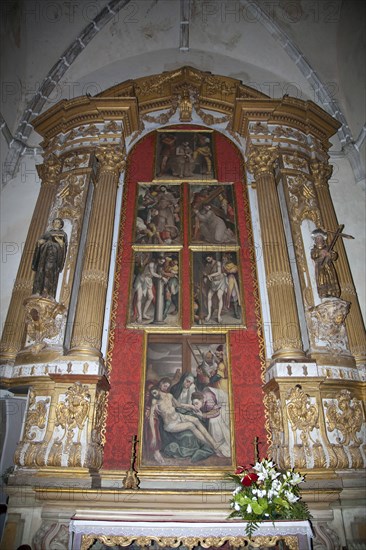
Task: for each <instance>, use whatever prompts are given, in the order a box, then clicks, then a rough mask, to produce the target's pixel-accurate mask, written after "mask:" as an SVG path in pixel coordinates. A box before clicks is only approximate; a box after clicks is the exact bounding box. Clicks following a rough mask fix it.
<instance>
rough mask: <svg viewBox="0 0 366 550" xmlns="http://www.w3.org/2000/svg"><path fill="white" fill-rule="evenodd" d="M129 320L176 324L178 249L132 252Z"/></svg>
mask: <svg viewBox="0 0 366 550" xmlns="http://www.w3.org/2000/svg"><path fill="white" fill-rule="evenodd" d="M133 261H134V264H133V266H134V274H133V283H132V289H131V296H130V323H131V324H133V325H142V326H149V327H150V326H156V327H162V326H166V327H168V326H173V327H176V326H179V312H180V298H179V277H180V275H179V252H153V251H149V252H141V251H138V252H135V253H134V260H133Z"/></svg>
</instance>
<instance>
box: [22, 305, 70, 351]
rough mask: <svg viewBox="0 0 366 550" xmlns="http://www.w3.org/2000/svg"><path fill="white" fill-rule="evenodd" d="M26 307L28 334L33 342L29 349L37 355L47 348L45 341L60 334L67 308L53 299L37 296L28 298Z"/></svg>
mask: <svg viewBox="0 0 366 550" xmlns="http://www.w3.org/2000/svg"><path fill="white" fill-rule="evenodd" d="M24 307H25V312H26V313H25V323H26V326H27V334H28V337H29V338H31V339H32V340H33V342H32V343H31V344H30V346H28V348H27V349H28V350H29V351H31V352H32V353H34V354H37V353H39V352H40V351H41V350H42V349H44V348H45V347H46V346H47V342H46V341H45V340H47V339H48V340H51V339H52V338H54V337H55V336H57V335H58V334H59V332H60V330H61V325H62V320H63V315H64V313H65V311H66V307H65V306H64V305H63V304H59V303H58V302H56V301H55V300H54V299H52V298H43V297H35V296H31V297H30V298H27V300H25V302H24Z"/></svg>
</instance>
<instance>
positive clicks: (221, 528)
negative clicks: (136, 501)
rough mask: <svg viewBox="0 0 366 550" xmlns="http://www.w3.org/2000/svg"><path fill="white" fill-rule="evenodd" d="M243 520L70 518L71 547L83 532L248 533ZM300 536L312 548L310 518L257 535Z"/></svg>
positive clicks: (268, 525)
mask: <svg viewBox="0 0 366 550" xmlns="http://www.w3.org/2000/svg"><path fill="white" fill-rule="evenodd" d="M245 526H246V523H245V522H243V521H236V520H232V521H225V522H203V521H197V522H191V521H179V522H178V521H164V520H163V519H161V520H159V521H98V520H87V519H80V520H79V519H72V520H71V521H70V544H69V550H79V549H80V544H81V538H82V536H83V535H96V537H97V536H98V535H106V536H120V537H130V536H136V537H137V536H139V537H141V536H144V537H149V536H151V537H177V538H180V537H225V536H233V537H240V536H245ZM286 535H288V536H291V535H293V536H299V537H300V538H301V539H302V540H303V543H302V544H300V548H309V549H310V548H311V544H310V540H311V538H312V536H313V535H312V530H311V527H310V523H309V522H308V521H277V522H274V523H272V522H270V521H268V522H263V523H261V524H260V526H259V527H258V529H257V530H256V531H255V533H254V534H253V536H254V537H257V536H286Z"/></svg>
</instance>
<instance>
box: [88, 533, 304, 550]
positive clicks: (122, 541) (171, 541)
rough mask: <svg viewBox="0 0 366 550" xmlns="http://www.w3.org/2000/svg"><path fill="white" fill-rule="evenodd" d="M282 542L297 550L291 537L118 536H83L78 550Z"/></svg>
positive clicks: (259, 544)
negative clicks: (93, 546)
mask: <svg viewBox="0 0 366 550" xmlns="http://www.w3.org/2000/svg"><path fill="white" fill-rule="evenodd" d="M280 540H282V541H284V543H285V545H286V548H288V549H289V550H298V548H299V543H298V538H297V537H296V536H292V535H285V536H271V535H268V536H262V535H259V536H254V537H252V538H249V537H245V536H243V537H235V536H230V535H228V536H222V537H210V536H208V537H190V536H185V537H156V536H149V537H146V536H138V535H133V536H120V535H98V534H92V535H83V536H82V540H81V547H80V550H88V549H89V548H91V546H92V545H93V544H94V543H95V541H99V542H101V543H102V544H104V545H105V546H110V547H111V546H121V547H126V546H130V545H131V544H133V543H135V544H136V545H138V546H140V547H141V548H151V545H152V543H156V544H157V545H158V546H159V547H161V548H169V547H170V548H178V547H179V546H181V545H183V546H184V547H186V548H188V549H189V550H193V548H195V547H197V546H201V547H202V548H212V547H216V548H220V547H221V546H223V545H224V544H226V543H228V544H229V545H230V547H233V548H247V547H251V548H261V547H274V546H276V545H277V544H278V542H279V541H280Z"/></svg>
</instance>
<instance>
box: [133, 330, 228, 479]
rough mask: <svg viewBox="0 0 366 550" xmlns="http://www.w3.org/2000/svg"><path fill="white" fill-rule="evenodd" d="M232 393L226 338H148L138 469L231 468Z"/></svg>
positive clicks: (207, 336)
mask: <svg viewBox="0 0 366 550" xmlns="http://www.w3.org/2000/svg"><path fill="white" fill-rule="evenodd" d="M229 388H230V374H229V364H228V356H227V345H226V337H225V335H222V334H218V335H217V334H216V335H214V334H211V335H206V337H205V336H202V335H192V334H174V335H173V334H171V335H164V334H159V335H158V334H149V335H148V336H147V345H146V364H145V378H144V391H143V406H141V408H140V410H141V417H140V425H141V429H142V434H141V433H140V441H141V442H142V445H140V456H139V460H140V464H139V469H141V468H164V470H174V469H176V470H179V471H181V470H184V469H191V470H199V469H200V468H202V469H205V470H207V468H212V469H215V470H220V471H221V470H222V469H225V468H227V469H230V468H231V467H232V465H233V463H234V462H235V461H234V453H233V437H232V406H231V402H230V389H229Z"/></svg>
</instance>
